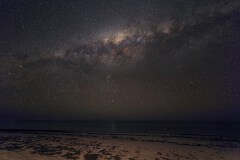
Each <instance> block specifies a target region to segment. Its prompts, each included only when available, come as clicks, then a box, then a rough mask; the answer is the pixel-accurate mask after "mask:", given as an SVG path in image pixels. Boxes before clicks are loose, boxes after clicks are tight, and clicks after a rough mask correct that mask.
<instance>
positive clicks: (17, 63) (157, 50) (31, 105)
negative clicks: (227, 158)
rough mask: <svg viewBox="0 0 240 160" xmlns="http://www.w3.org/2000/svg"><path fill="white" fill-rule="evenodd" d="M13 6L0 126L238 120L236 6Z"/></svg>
mask: <svg viewBox="0 0 240 160" xmlns="http://www.w3.org/2000/svg"><path fill="white" fill-rule="evenodd" d="M13 2H15V3H13ZM13 2H8V1H3V2H0V7H1V8H0V9H1V11H0V13H1V14H0V21H1V25H2V26H1V29H0V40H1V43H0V47H1V51H0V56H1V58H0V91H1V93H0V100H1V102H0V107H1V111H0V113H1V117H0V118H2V119H41V118H42V117H45V118H46V119H120V120H121V119H123V120H126V119H140V120H145V119H153V120H175V119H181V120H185V119H194V120H199V119H207V120H225V119H228V120H229V119H230V120H232V119H239V118H238V117H239V116H238V114H239V107H238V106H239V104H240V102H239V96H240V86H239V83H238V82H239V80H240V78H239V70H240V68H239V59H240V56H239V54H238V53H239V45H240V44H239V42H240V39H239V37H240V32H239V24H240V22H239V17H240V9H239V7H240V3H239V2H238V1H234V0H232V1H225V0H222V1H216V2H215V1H207V0H205V1H201V2H199V1H192V2H189V1H154V0H153V1H137V0H136V1H135V0H133V1H118V0H116V1H104V2H98V1H94V0H93V1H88V2H84V1H72V2H64V1H61V2H59V3H56V2H55V1H54V0H50V1H46V2H41V1H31V0H27V1H24V2H23V1H19V2H16V1H13Z"/></svg>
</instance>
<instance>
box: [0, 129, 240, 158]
mask: <svg viewBox="0 0 240 160" xmlns="http://www.w3.org/2000/svg"><path fill="white" fill-rule="evenodd" d="M62 159H67V160H76V159H82V160H84V159H86V160H97V159H109V160H138V159H139V160H140V159H141V160H144V159H145V160H151V159H152V160H239V159H240V139H239V138H230V137H216V136H190V135H163V134H161V135H144V134H97V133H95V134H93V133H91V134H90V133H89V134H73V133H71V134H70V133H43V132H27V133H26V132H25V133H6V132H5V133H0V160H62Z"/></svg>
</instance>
